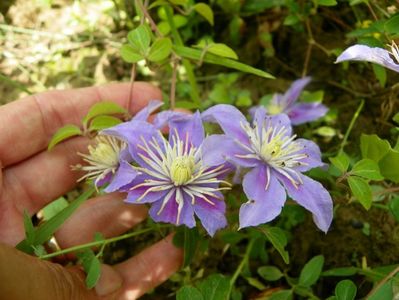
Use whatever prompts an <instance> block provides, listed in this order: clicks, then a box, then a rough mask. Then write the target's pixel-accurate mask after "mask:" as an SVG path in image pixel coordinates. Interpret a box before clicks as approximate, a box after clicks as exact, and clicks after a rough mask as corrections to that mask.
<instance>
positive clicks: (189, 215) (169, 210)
mask: <svg viewBox="0 0 399 300" xmlns="http://www.w3.org/2000/svg"><path fill="white" fill-rule="evenodd" d="M176 191H177V189H176ZM167 199H168V196H166V197H164V198H163V199H162V201H156V202H154V203H153V204H152V206H151V209H150V211H149V214H150V216H151V218H152V219H153V220H154V221H155V222H165V223H172V224H175V225H181V224H184V225H186V226H187V227H189V228H193V227H194V226H195V219H194V210H193V207H192V205H191V203H190V202H189V201H187V199H184V197H182V199H183V204H181V205H182V207H181V211H180V219H179V222H178V223H177V216H178V210H179V204H178V202H177V197H176V192H174V193H173V194H172V195H171V197H170V198H169V199H168V201H167V202H166V204H165V205H164V207H163V209H161V208H162V205H163V201H165V200H167Z"/></svg>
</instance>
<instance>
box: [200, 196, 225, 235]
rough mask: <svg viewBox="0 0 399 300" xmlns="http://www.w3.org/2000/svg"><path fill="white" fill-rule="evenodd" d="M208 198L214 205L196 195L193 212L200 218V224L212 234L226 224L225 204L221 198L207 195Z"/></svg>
mask: <svg viewBox="0 0 399 300" xmlns="http://www.w3.org/2000/svg"><path fill="white" fill-rule="evenodd" d="M208 199H209V200H210V201H212V202H213V203H214V205H212V204H210V203H208V202H206V201H205V200H203V199H201V198H198V197H196V199H195V205H194V212H195V214H196V215H197V216H198V218H199V219H200V221H201V223H202V226H204V228H205V230H206V231H207V232H208V234H209V235H210V236H213V235H214V234H215V232H216V231H217V230H219V229H221V228H224V227H226V226H227V220H226V217H225V212H226V204H225V203H224V201H223V200H219V199H215V198H212V197H208Z"/></svg>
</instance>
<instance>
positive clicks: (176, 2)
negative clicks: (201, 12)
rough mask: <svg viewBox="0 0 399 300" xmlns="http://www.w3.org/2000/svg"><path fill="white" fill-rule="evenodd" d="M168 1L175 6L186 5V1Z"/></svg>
mask: <svg viewBox="0 0 399 300" xmlns="http://www.w3.org/2000/svg"><path fill="white" fill-rule="evenodd" d="M168 1H169V2H170V3H172V4H175V5H186V4H187V1H188V0H168Z"/></svg>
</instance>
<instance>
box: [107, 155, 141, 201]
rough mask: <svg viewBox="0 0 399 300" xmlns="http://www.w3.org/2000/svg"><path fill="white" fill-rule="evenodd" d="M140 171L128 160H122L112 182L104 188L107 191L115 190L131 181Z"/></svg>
mask: <svg viewBox="0 0 399 300" xmlns="http://www.w3.org/2000/svg"><path fill="white" fill-rule="evenodd" d="M138 174H139V173H138V172H137V171H136V170H135V169H133V167H132V166H131V165H130V164H129V163H128V162H127V161H121V162H120V164H119V168H118V170H117V171H116V173H115V175H114V178H113V179H112V180H111V183H110V184H109V185H108V186H107V187H106V188H105V189H104V191H105V192H106V193H112V192H115V191H117V190H119V189H121V188H122V187H124V186H126V185H128V184H129V183H131V182H132V181H133V180H134V179H135V178H136V177H137V175H138Z"/></svg>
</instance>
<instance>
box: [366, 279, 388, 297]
mask: <svg viewBox="0 0 399 300" xmlns="http://www.w3.org/2000/svg"><path fill="white" fill-rule="evenodd" d="M385 299H387V300H388V299H394V295H393V291H392V279H391V280H389V281H387V282H385V283H384V284H383V285H382V286H381V287H380V288H379V289H378V290H377V291H376V292H375V293H374V294H372V295H371V296H369V297H367V300H385Z"/></svg>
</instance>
